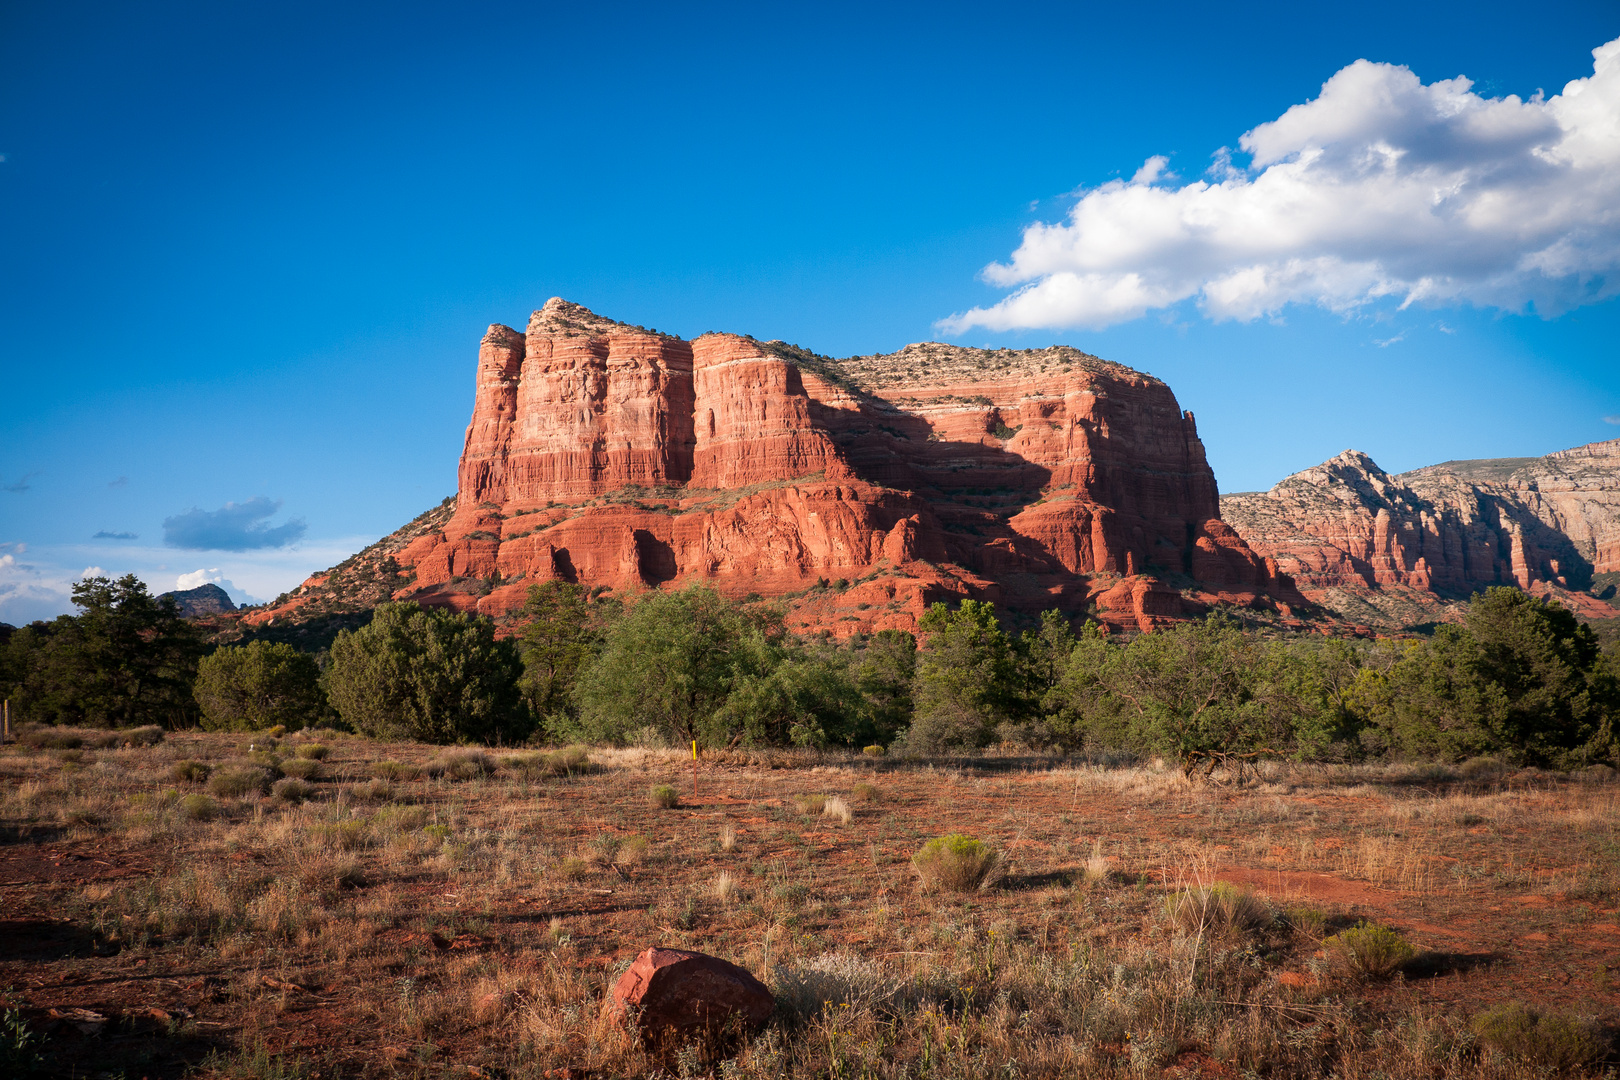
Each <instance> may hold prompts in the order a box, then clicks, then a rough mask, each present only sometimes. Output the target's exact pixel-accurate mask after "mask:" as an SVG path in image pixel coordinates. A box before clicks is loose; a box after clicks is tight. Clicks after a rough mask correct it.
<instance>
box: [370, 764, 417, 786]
mask: <svg viewBox="0 0 1620 1080" xmlns="http://www.w3.org/2000/svg"><path fill="white" fill-rule="evenodd" d="M371 774H372V775H373V776H376V777H378V778H379V779H382V780H398V781H408V780H415V779H417V778H418V777H420V776H421V775H422V770H421V769H420V768H419V767H418V766H415V765H407V764H406V763H405V762H403V761H394V760H392V759H389V760H387V761H379V762H377V763H376V764H375V765H373V766H372V767H371Z"/></svg>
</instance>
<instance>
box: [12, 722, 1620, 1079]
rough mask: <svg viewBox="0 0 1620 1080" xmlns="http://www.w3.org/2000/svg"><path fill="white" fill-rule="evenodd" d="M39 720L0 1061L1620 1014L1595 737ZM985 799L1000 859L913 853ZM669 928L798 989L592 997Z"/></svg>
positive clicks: (1065, 1056)
mask: <svg viewBox="0 0 1620 1080" xmlns="http://www.w3.org/2000/svg"><path fill="white" fill-rule="evenodd" d="M33 741H34V742H36V743H38V742H41V741H43V742H46V743H51V742H55V743H56V744H57V745H56V746H54V747H53V746H51V745H32V746H30V745H12V746H7V747H5V748H3V749H0V792H3V798H0V1010H3V1020H4V1022H3V1024H0V1075H7V1076H11V1075H25V1070H28V1069H30V1068H32V1069H35V1070H36V1071H37V1073H38V1074H39V1075H45V1076H68V1075H73V1076H81V1077H93V1076H122V1077H125V1078H128V1080H134V1078H136V1077H171V1076H205V1077H206V1076H219V1077H227V1076H229V1077H300V1076H307V1077H335V1076H349V1077H384V1076H424V1077H437V1076H491V1077H500V1076H505V1077H546V1076H552V1077H578V1076H582V1075H583V1076H592V1077H605V1076H645V1075H654V1074H657V1073H658V1072H659V1071H660V1070H664V1071H666V1072H668V1073H670V1074H673V1075H681V1074H687V1075H706V1074H710V1073H712V1074H715V1075H718V1076H722V1077H745V1076H746V1077H762V1078H763V1077H781V1076H803V1077H812V1076H816V1077H850V1078H854V1077H910V1078H924V1077H990V1076H996V1077H1003V1076H1005V1077H1041V1076H1050V1077H1059V1076H1092V1075H1095V1076H1121V1077H1125V1076H1131V1077H1140V1076H1210V1077H1241V1076H1248V1075H1264V1076H1272V1077H1293V1076H1298V1077H1317V1076H1327V1075H1333V1076H1341V1077H1368V1078H1371V1077H1448V1076H1457V1077H1464V1076H1466V1077H1476V1076H1502V1077H1510V1076H1526V1077H1528V1076H1542V1075H1547V1074H1548V1073H1549V1072H1550V1071H1551V1070H1553V1069H1555V1068H1559V1067H1564V1066H1568V1067H1569V1068H1570V1069H1571V1070H1573V1071H1574V1072H1576V1073H1579V1072H1582V1071H1586V1072H1589V1073H1591V1074H1593V1075H1599V1074H1601V1073H1602V1072H1603V1071H1604V1069H1605V1068H1606V1065H1605V1062H1606V1061H1611V1060H1612V1059H1610V1058H1607V1057H1606V1056H1605V1055H1607V1054H1608V1051H1609V1039H1610V1035H1611V1029H1612V1026H1613V1025H1614V1024H1615V1023H1616V1022H1617V1020H1620V915H1617V910H1616V909H1617V906H1620V861H1617V860H1620V784H1617V783H1616V782H1615V781H1614V778H1613V774H1612V773H1611V772H1609V771H1608V770H1605V769H1597V770H1592V771H1590V772H1588V773H1584V774H1579V775H1559V774H1548V773H1534V772H1527V771H1514V770H1509V769H1504V768H1501V767H1499V766H1496V765H1495V764H1494V763H1491V762H1473V763H1470V764H1469V765H1468V766H1467V767H1465V768H1461V769H1448V768H1440V767H1408V766H1378V767H1320V768H1318V767H1289V766H1283V765H1267V766H1264V767H1263V769H1262V771H1261V772H1260V774H1259V775H1258V776H1249V777H1247V778H1244V779H1241V780H1238V779H1233V780H1231V781H1230V782H1226V783H1220V782H1215V783H1209V782H1196V781H1188V780H1186V779H1184V778H1183V777H1182V776H1181V774H1180V773H1179V772H1177V771H1175V770H1169V769H1165V768H1163V767H1162V766H1158V767H1155V766H1154V765H1152V764H1145V765H1131V766H1123V765H1115V766H1109V765H1105V764H1086V763H1077V762H1072V761H1070V762H1061V761H1041V760H1036V759H1019V758H998V757H994V756H992V757H987V758H984V759H980V760H976V761H965V762H961V763H955V764H950V763H947V764H944V765H935V766H932V767H930V766H928V765H917V764H902V763H891V762H886V761H883V760H873V759H865V758H861V757H859V756H852V757H822V756H812V755H804V754H793V753H787V752H779V753H768V752H762V753H760V754H755V755H750V754H742V753H736V754H731V755H724V756H721V757H720V758H718V759H713V758H711V759H710V760H706V761H705V762H704V763H703V764H702V765H701V766H700V768H699V775H698V778H697V791H696V794H694V793H693V775H692V770H691V763H690V761H689V760H684V759H683V758H682V757H681V755H679V754H678V753H674V752H665V751H652V750H590V751H588V752H587V753H579V752H575V753H572V754H570V753H552V754H546V753H544V752H535V751H523V752H512V753H504V752H493V751H490V752H479V751H473V750H455V749H451V750H446V749H444V748H439V747H430V746H422V745H416V744H384V743H377V742H372V741H368V740H363V739H358V738H353V737H349V736H344V735H338V734H331V733H319V734H315V735H304V736H290V737H286V738H283V739H280V740H279V741H275V740H266V739H264V738H263V737H253V736H227V735H206V734H189V733H181V734H171V735H169V736H168V737H166V738H163V739H162V740H161V741H159V742H157V743H155V744H154V745H150V746H109V747H103V748H96V747H94V746H93V745H91V746H79V747H72V746H67V745H65V744H66V743H70V742H72V741H73V740H72V739H67V740H62V739H60V738H57V739H54V740H52V739H45V740H40V739H38V738H35V739H34V740H33ZM587 755H588V756H587ZM278 777H279V778H280V779H277V778H278ZM1217 779H1219V778H1217ZM272 781H274V784H275V786H274V787H269V786H268V785H270V784H271V782H272ZM660 786H667V787H670V788H673V789H674V791H675V795H676V801H675V804H674V805H673V806H668V805H661V804H664V803H668V802H669V801H670V799H669V795H668V793H655V791H654V789H655V788H657V787H660ZM956 833H960V834H966V835H968V836H971V837H974V838H977V839H979V840H981V841H984V842H985V843H987V844H988V845H990V846H991V847H993V848H994V858H993V859H991V860H989V862H987V864H986V867H987V869H988V875H987V878H986V882H985V884H984V886H983V887H981V888H979V889H977V890H975V891H970V892H957V891H950V890H949V889H947V888H946V887H945V885H944V884H939V882H943V881H945V880H947V878H942V877H941V876H940V875H938V874H932V875H931V880H934V881H936V885H935V886H934V887H933V888H928V887H925V885H924V882H923V879H922V877H920V876H919V874H918V873H917V872H916V869H915V868H914V866H913V855H914V854H915V853H916V852H917V851H918V850H919V849H920V848H921V847H922V846H923V845H924V844H925V842H927V841H928V840H930V839H932V838H934V837H938V836H941V835H945V834H956ZM1362 924H1368V925H1365V926H1364V925H1362ZM1386 930H1387V931H1392V933H1388V932H1386ZM654 944H661V945H671V946H676V947H682V948H692V949H698V950H702V951H704V952H708V953H713V954H715V955H718V956H721V957H724V958H726V959H729V960H732V961H734V962H736V963H739V964H741V965H743V966H745V967H747V968H748V969H750V970H751V971H753V972H755V973H756V974H758V975H760V977H761V978H763V979H764V980H765V981H766V982H767V983H769V984H770V985H771V987H772V989H773V991H775V992H776V995H777V999H778V1009H777V1014H776V1016H775V1017H774V1018H773V1020H772V1021H771V1024H770V1025H769V1027H768V1028H767V1029H766V1030H765V1031H764V1032H762V1033H761V1034H760V1035H759V1036H758V1037H757V1038H756V1039H754V1040H753V1041H752V1042H751V1043H749V1044H748V1045H747V1046H746V1048H745V1049H743V1050H742V1052H741V1053H739V1054H738V1055H737V1056H736V1057H734V1058H732V1059H729V1060H725V1061H719V1062H707V1061H703V1060H701V1059H700V1057H699V1055H698V1054H696V1053H695V1052H694V1053H686V1054H683V1055H680V1056H677V1057H675V1058H670V1059H663V1060H658V1061H654V1060H651V1059H649V1058H648V1057H646V1056H645V1055H644V1053H643V1052H642V1051H641V1050H640V1049H639V1047H638V1046H637V1045H636V1044H635V1043H634V1042H633V1040H631V1039H629V1038H628V1037H626V1036H625V1035H623V1034H622V1033H621V1032H619V1031H618V1030H617V1029H616V1028H615V1027H613V1026H612V1024H611V1023H609V1022H608V1021H605V1020H603V1019H602V1016H601V1000H602V997H603V995H604V992H605V990H606V988H607V987H608V986H610V985H611V983H612V981H613V980H614V979H615V978H616V976H617V975H618V974H619V973H620V972H621V971H622V970H623V969H624V968H625V967H626V966H627V965H628V964H629V962H630V960H631V959H632V958H633V957H634V956H635V954H636V953H638V952H639V951H641V950H642V949H644V948H646V947H648V946H649V945H654ZM1408 947H1409V948H1408ZM564 1070H570V1071H564Z"/></svg>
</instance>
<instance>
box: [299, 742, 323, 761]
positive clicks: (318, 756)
mask: <svg viewBox="0 0 1620 1080" xmlns="http://www.w3.org/2000/svg"><path fill="white" fill-rule="evenodd" d="M331 752H332V751H331V749H330V748H329V747H328V746H327V745H326V744H325V743H318V742H309V743H304V744H303V745H301V746H299V747H298V749H296V750H294V751H293V753H295V754H297V755H298V756H299V757H301V758H306V759H308V760H310V761H325V760H326V756H327V755H328V754H330V753H331Z"/></svg>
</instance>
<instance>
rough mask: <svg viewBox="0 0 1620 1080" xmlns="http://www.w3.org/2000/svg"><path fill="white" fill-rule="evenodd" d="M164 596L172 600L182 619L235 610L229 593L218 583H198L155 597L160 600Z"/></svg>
mask: <svg viewBox="0 0 1620 1080" xmlns="http://www.w3.org/2000/svg"><path fill="white" fill-rule="evenodd" d="M165 596H167V597H168V598H169V599H171V600H173V601H174V603H175V606H176V607H178V608H179V609H180V617H181V618H184V619H196V618H201V617H203V616H207V615H218V614H220V613H221V612H226V611H235V610H236V605H235V604H233V603H231V596H230V593H227V592H226V591H225V590H224V589H222V588H220V587H219V586H218V585H212V584H209V585H199V586H197V587H196V588H195V589H181V590H178V591H176V592H166V593H161V594H159V595H158V597H157V599H159V600H161V599H163V597H165Z"/></svg>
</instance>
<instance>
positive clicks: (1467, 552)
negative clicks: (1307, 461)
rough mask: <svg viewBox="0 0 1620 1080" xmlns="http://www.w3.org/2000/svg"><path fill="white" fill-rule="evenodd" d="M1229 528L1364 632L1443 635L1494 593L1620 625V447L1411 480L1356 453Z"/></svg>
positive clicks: (1605, 445) (1423, 472)
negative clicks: (1552, 602) (1426, 625)
mask: <svg viewBox="0 0 1620 1080" xmlns="http://www.w3.org/2000/svg"><path fill="white" fill-rule="evenodd" d="M1221 515H1222V517H1224V518H1225V519H1226V521H1227V522H1228V523H1229V524H1230V525H1231V526H1232V527H1233V528H1234V529H1236V530H1237V532H1238V533H1239V535H1241V536H1242V537H1243V538H1244V540H1245V541H1247V542H1248V545H1249V546H1250V547H1251V548H1252V549H1253V550H1254V551H1256V552H1258V553H1259V554H1261V555H1264V556H1267V557H1268V558H1271V559H1273V560H1275V562H1276V564H1277V566H1278V567H1279V569H1281V571H1282V572H1283V573H1286V574H1288V575H1289V576H1291V577H1292V578H1293V579H1294V581H1295V583H1296V584H1297V585H1298V586H1299V587H1300V589H1301V591H1303V592H1304V593H1305V595H1306V596H1308V597H1309V598H1311V599H1312V600H1314V601H1316V602H1317V603H1319V604H1321V605H1323V606H1324V607H1326V608H1327V609H1329V610H1330V611H1333V612H1336V613H1338V614H1340V615H1342V616H1344V617H1345V618H1348V619H1350V620H1352V621H1355V622H1365V623H1368V624H1371V625H1378V626H1400V625H1411V624H1416V623H1422V622H1426V621H1433V620H1435V619H1437V618H1443V617H1446V615H1447V613H1448V611H1451V610H1452V609H1454V608H1455V607H1456V606H1457V602H1459V601H1463V600H1466V599H1467V597H1468V596H1469V595H1471V594H1472V593H1474V592H1478V591H1481V590H1483V589H1485V588H1488V587H1489V586H1492V585H1514V586H1517V587H1519V588H1521V589H1525V590H1527V591H1531V592H1538V593H1544V594H1553V595H1556V596H1557V597H1558V598H1560V599H1561V600H1562V601H1563V602H1564V603H1566V604H1567V605H1569V606H1570V607H1572V608H1574V609H1576V610H1577V611H1578V612H1580V613H1581V614H1583V615H1585V616H1587V617H1589V618H1613V617H1615V616H1616V615H1620V612H1616V611H1615V610H1614V608H1613V607H1612V606H1611V605H1609V604H1608V603H1606V602H1605V600H1604V598H1607V597H1608V596H1610V595H1612V591H1613V586H1614V584H1615V581H1616V580H1620V440H1611V441H1609V442H1601V443H1592V444H1591V445H1589V446H1580V447H1576V448H1575V449H1573V450H1561V451H1559V452H1557V453H1554V454H1548V455H1547V456H1546V457H1541V458H1498V459H1489V460H1483V461H1448V462H1445V463H1444V464H1441V465H1431V466H1429V467H1427V468H1423V469H1416V470H1414V471H1412V472H1409V473H1404V474H1401V475H1398V476H1391V475H1389V474H1388V473H1385V472H1384V471H1383V470H1382V469H1380V468H1379V467H1378V465H1377V464H1376V463H1375V462H1374V461H1373V460H1372V459H1371V458H1369V457H1368V456H1367V455H1366V454H1363V453H1360V452H1359V451H1355V450H1346V451H1345V452H1344V453H1342V454H1340V455H1339V456H1338V457H1335V458H1333V459H1331V460H1329V461H1325V462H1323V463H1322V464H1321V465H1317V466H1315V467H1313V468H1310V469H1306V470H1305V471H1303V472H1299V473H1295V474H1294V475H1293V476H1290V477H1288V478H1287V479H1285V480H1283V481H1281V482H1280V483H1278V484H1277V485H1276V486H1275V487H1273V488H1272V489H1271V490H1270V491H1267V492H1251V493H1243V494H1235V495H1228V496H1226V497H1224V498H1223V499H1222V500H1221Z"/></svg>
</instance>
